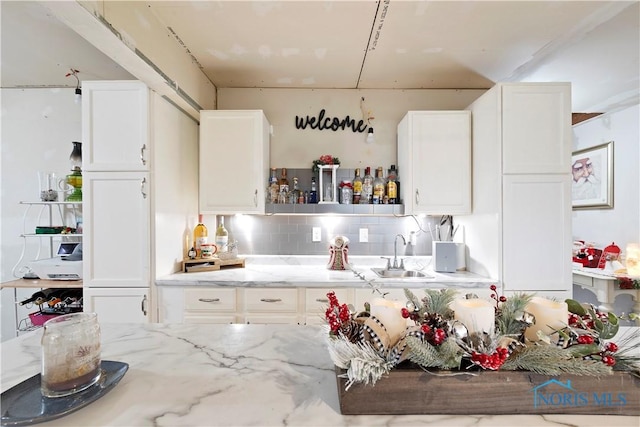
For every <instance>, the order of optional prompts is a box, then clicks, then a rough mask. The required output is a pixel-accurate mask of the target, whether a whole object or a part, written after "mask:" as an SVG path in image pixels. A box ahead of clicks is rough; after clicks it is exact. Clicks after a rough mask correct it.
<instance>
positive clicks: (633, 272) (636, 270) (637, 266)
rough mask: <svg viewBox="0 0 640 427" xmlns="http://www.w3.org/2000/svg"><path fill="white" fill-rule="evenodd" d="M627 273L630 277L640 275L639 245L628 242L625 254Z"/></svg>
mask: <svg viewBox="0 0 640 427" xmlns="http://www.w3.org/2000/svg"><path fill="white" fill-rule="evenodd" d="M626 265H627V274H628V275H629V276H632V277H640V245H638V244H637V243H629V244H628V245H627V255H626Z"/></svg>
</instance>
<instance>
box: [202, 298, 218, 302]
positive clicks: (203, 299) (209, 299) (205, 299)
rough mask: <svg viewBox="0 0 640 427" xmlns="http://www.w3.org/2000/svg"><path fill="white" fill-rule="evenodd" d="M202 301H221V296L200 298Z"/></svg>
mask: <svg viewBox="0 0 640 427" xmlns="http://www.w3.org/2000/svg"><path fill="white" fill-rule="evenodd" d="M198 301H200V302H220V298H198Z"/></svg>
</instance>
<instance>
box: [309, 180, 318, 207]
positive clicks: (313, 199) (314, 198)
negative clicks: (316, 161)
mask: <svg viewBox="0 0 640 427" xmlns="http://www.w3.org/2000/svg"><path fill="white" fill-rule="evenodd" d="M309 203H318V189H317V188H316V177H315V176H312V177H311V191H309Z"/></svg>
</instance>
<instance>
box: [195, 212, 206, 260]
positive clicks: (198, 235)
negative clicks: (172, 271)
mask: <svg viewBox="0 0 640 427" xmlns="http://www.w3.org/2000/svg"><path fill="white" fill-rule="evenodd" d="M208 240H209V231H208V230H207V226H206V225H204V223H203V222H202V214H198V224H197V225H196V226H195V228H194V229H193V245H194V246H195V248H196V258H199V257H200V256H201V255H202V245H203V244H206V243H207V242H208Z"/></svg>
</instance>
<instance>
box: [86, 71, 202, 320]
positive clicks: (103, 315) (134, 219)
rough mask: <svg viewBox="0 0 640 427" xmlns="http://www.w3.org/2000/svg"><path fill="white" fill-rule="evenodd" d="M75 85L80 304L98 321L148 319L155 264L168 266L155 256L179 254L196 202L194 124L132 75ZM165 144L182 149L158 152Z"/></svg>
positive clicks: (173, 257)
mask: <svg viewBox="0 0 640 427" xmlns="http://www.w3.org/2000/svg"><path fill="white" fill-rule="evenodd" d="M82 86H83V88H82V89H83V96H82V98H83V102H82V127H83V129H82V136H83V178H84V183H83V184H84V185H83V196H84V218H83V219H84V236H85V237H84V245H83V246H84V250H83V252H84V253H83V260H84V262H83V276H84V277H83V287H84V289H83V292H84V307H85V310H86V311H94V312H97V313H98V317H99V319H100V320H101V321H105V322H125V323H129V322H147V321H150V320H151V321H153V320H155V317H156V313H155V311H156V310H155V308H154V307H155V302H154V299H155V289H154V286H153V282H154V280H155V276H156V272H157V271H162V272H163V273H164V274H168V273H172V272H174V271H176V266H175V265H173V264H172V263H171V261H168V262H165V261H162V263H163V265H162V266H160V265H156V264H157V260H158V259H170V260H176V259H177V260H181V259H182V257H183V250H184V249H183V245H184V243H183V242H184V233H185V232H186V231H185V230H186V229H188V228H189V227H190V225H189V224H188V215H189V213H191V215H193V212H196V210H197V190H195V188H197V168H195V167H194V164H197V163H196V162H197V124H196V123H195V122H193V121H192V120H191V119H188V118H186V116H185V115H184V114H183V113H182V112H180V111H179V110H177V109H176V108H175V107H173V106H172V105H171V104H169V103H168V102H167V101H166V100H164V99H162V98H161V97H160V96H159V95H157V94H156V93H155V92H153V91H151V90H150V89H149V88H147V87H146V86H145V85H144V84H143V83H142V82H139V81H92V82H83V85H82ZM183 128H184V129H183ZM191 128H192V129H191ZM181 146H184V149H183V150H181V148H182V147H181ZM170 147H175V152H176V153H180V152H181V151H183V152H184V153H186V154H184V153H181V154H177V155H176V154H173V153H170V154H169V155H165V156H159V155H158V152H159V150H160V149H163V150H164V151H167V150H168V149H169V148H170ZM189 147H195V148H189ZM189 153H191V154H189ZM183 156H190V158H189V159H187V161H181V159H180V157H183ZM169 160H170V163H167V162H168V161H169ZM176 176H178V178H175V177H176ZM189 176H191V177H192V179H191V180H190V181H189V180H187V182H179V180H180V179H185V178H184V177H186V179H188V177H189ZM167 177H168V178H169V179H168V178H167ZM171 179H177V180H178V182H172V181H171ZM185 188H186V189H188V188H194V190H193V191H192V193H193V194H192V196H191V200H189V199H188V198H185V197H186V196H184V195H182V194H181V193H184V192H188V190H185ZM167 198H170V199H171V200H170V202H168V203H167V202H165V201H164V200H165V199H167ZM171 210H175V212H172V211H171ZM157 221H164V222H163V224H162V229H163V230H164V231H165V232H166V233H167V236H169V237H167V236H159V237H156V233H155V229H156V227H157V224H156V222H157ZM163 239H164V240H163ZM158 240H161V241H162V244H161V245H160V244H157V241H158ZM158 247H160V249H158ZM166 264H170V265H166ZM161 268H164V269H166V270H161Z"/></svg>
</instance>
